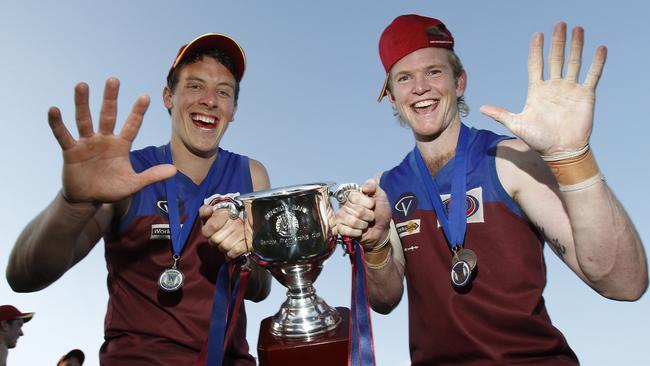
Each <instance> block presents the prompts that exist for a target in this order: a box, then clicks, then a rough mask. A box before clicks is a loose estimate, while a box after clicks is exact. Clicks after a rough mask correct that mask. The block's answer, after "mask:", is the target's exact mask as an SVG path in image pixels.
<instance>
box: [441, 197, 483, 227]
mask: <svg viewBox="0 0 650 366" xmlns="http://www.w3.org/2000/svg"><path fill="white" fill-rule="evenodd" d="M450 197H451V195H450V194H441V195H440V199H441V200H442V204H443V205H444V206H445V208H446V209H447V212H449V203H450V202H451V201H450V199H449V198H450ZM465 212H466V214H467V223H468V224H470V223H482V222H485V216H483V187H476V188H473V189H470V190H469V191H467V193H466V195H465ZM438 227H440V221H438Z"/></svg>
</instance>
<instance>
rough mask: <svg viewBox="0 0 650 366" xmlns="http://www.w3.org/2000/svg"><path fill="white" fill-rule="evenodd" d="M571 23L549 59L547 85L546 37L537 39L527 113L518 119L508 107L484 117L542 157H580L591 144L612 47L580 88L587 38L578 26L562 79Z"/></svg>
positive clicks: (599, 55) (560, 27)
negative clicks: (598, 93)
mask: <svg viewBox="0 0 650 366" xmlns="http://www.w3.org/2000/svg"><path fill="white" fill-rule="evenodd" d="M565 43H566V24H565V23H563V22H560V23H558V24H557V25H556V26H555V29H554V32H553V43H552V46H551V53H550V57H549V60H550V61H549V64H550V65H549V75H550V76H549V79H548V80H543V78H542V74H543V69H544V62H543V60H542V48H543V45H544V40H543V35H542V34H540V33H537V34H535V36H534V37H533V41H532V42H531V46H530V54H529V57H528V83H529V84H528V97H527V99H526V105H525V106H524V110H523V111H522V112H521V113H519V114H513V113H511V112H509V111H507V110H505V109H503V108H499V107H494V106H483V107H481V112H483V113H484V114H486V115H488V116H489V117H491V118H493V119H495V120H496V121H497V122H500V123H502V124H503V125H504V126H506V127H507V128H508V129H509V130H510V131H512V133H513V134H515V135H516V136H517V137H519V138H520V139H522V140H523V141H524V142H526V143H527V144H528V145H529V146H530V147H531V148H532V149H533V150H536V151H537V152H539V153H540V154H542V155H553V154H556V153H563V152H575V151H578V150H580V149H582V148H583V147H585V145H587V143H588V142H589V137H590V135H591V129H592V124H593V117H594V105H595V102H596V85H597V84H598V80H599V79H600V75H601V73H602V69H603V66H604V64H605V58H606V55H607V52H606V48H605V47H603V46H600V47H598V49H597V50H596V54H595V56H594V60H593V63H592V65H591V67H590V68H589V71H588V72H587V76H586V78H585V81H584V83H583V84H580V83H578V76H579V73H580V66H581V63H582V47H583V44H584V33H583V30H582V28H580V27H576V28H574V29H573V33H572V35H571V47H570V55H569V62H568V63H567V66H566V75H565V77H564V78H562V69H563V66H564V47H565Z"/></svg>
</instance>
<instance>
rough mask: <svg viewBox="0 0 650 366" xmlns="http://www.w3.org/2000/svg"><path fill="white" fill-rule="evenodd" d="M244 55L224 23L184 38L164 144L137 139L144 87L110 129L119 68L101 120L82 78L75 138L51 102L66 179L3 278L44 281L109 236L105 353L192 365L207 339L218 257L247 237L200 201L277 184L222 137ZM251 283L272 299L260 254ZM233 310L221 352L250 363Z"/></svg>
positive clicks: (29, 286)
mask: <svg viewBox="0 0 650 366" xmlns="http://www.w3.org/2000/svg"><path fill="white" fill-rule="evenodd" d="M245 66H246V58H245V56H244V52H243V50H242V49H241V47H240V46H239V44H237V42H235V41H234V40H233V39H231V38H230V37H228V36H225V35H222V34H216V33H210V34H205V35H202V36H200V37H198V38H196V39H194V40H193V41H191V42H189V43H188V44H186V45H184V46H183V47H181V49H180V51H179V52H178V55H177V56H176V58H175V60H174V62H173V64H172V67H171V69H170V71H169V74H168V76H167V86H166V87H165V88H164V91H163V101H164V104H165V107H167V109H168V110H169V114H170V116H171V127H172V135H171V141H170V143H168V144H167V145H163V146H159V147H148V148H145V149H142V150H138V151H130V148H131V143H132V141H133V140H134V138H135V136H136V134H137V132H138V129H139V127H140V124H141V123H142V119H143V116H144V113H145V111H146V109H147V106H148V105H149V98H148V97H146V96H142V97H139V98H138V99H137V100H136V102H135V104H134V106H133V108H132V110H131V113H130V114H129V116H128V118H127V120H126V122H125V124H124V127H123V128H122V130H121V132H120V133H119V134H118V135H115V134H113V130H114V127H115V118H116V110H117V95H118V88H119V82H118V80H117V79H114V78H112V79H109V80H108V81H107V82H106V86H105V89H104V100H103V103H102V110H101V113H100V120H99V128H98V131H97V132H94V131H93V126H92V121H91V115H90V110H89V107H88V94H89V93H88V86H87V85H86V84H85V83H80V84H78V85H77V86H76V88H75V105H76V119H77V129H78V131H79V136H80V137H79V139H78V140H75V139H73V137H72V136H71V135H70V133H69V132H68V130H67V129H66V127H65V126H64V124H63V121H62V119H61V114H60V112H59V110H58V109H57V108H51V109H50V111H49V113H48V119H49V123H50V127H51V129H52V132H53V134H54V136H55V137H56V139H57V140H58V142H59V144H60V146H61V148H62V150H63V157H64V165H63V188H62V189H61V192H60V194H58V195H57V197H56V198H55V199H54V201H53V202H52V203H51V204H50V205H49V206H48V207H47V208H46V209H45V210H44V211H43V212H42V213H40V214H39V215H38V216H37V217H36V218H35V219H34V220H33V221H32V222H31V223H30V224H29V225H28V226H27V227H26V228H25V229H24V231H23V232H22V234H21V235H20V236H19V238H18V240H17V242H16V245H15V247H14V249H13V251H12V254H11V257H10V261H9V266H8V270H7V279H8V281H9V283H10V285H11V286H12V288H13V289H14V290H16V291H36V290H40V289H42V288H44V287H46V286H48V285H49V284H51V283H52V282H54V281H55V280H56V279H57V278H59V277H60V276H62V275H63V274H64V273H65V272H66V271H67V270H68V269H70V268H71V267H72V266H73V265H74V264H75V263H77V262H78V261H80V260H81V259H83V258H84V257H85V256H86V255H87V254H88V252H89V251H90V250H91V249H92V248H93V247H94V246H95V244H96V243H97V242H98V241H99V240H100V239H101V238H102V237H103V239H104V243H105V257H106V261H107V267H108V291H109V302H108V310H107V313H106V319H105V342H104V344H103V346H102V348H101V351H100V362H101V364H103V365H190V364H193V363H194V362H195V361H196V360H197V357H198V355H199V352H200V351H201V349H202V347H203V345H204V344H205V342H206V339H207V336H208V329H209V325H210V316H211V307H212V303H213V294H214V292H215V286H214V283H215V279H216V277H217V273H218V271H219V268H220V267H221V266H222V265H224V263H225V262H226V261H229V260H231V259H233V258H236V257H238V256H239V255H240V254H242V253H244V252H245V251H246V245H245V242H244V231H243V230H244V229H243V223H242V221H241V220H230V219H228V218H227V213H226V212H217V213H215V214H214V215H204V216H202V217H201V220H196V218H197V216H198V212H199V206H200V205H201V204H202V203H203V200H204V199H205V198H206V197H208V196H211V195H213V194H217V193H218V194H227V193H237V192H239V193H242V194H243V193H247V192H251V191H254V190H260V189H267V188H268V187H269V178H268V174H267V172H266V169H265V168H264V166H263V165H262V164H261V163H259V162H258V161H256V160H253V159H249V158H248V157H245V156H242V155H238V154H235V153H232V152H229V151H226V150H223V149H221V148H220V147H219V143H220V141H221V138H222V137H223V135H224V133H225V132H226V129H227V127H228V124H229V123H230V122H231V121H232V120H233V117H234V115H235V111H236V109H237V98H238V93H239V83H240V81H241V79H242V77H243V74H244V69H245ZM221 211H225V210H221ZM198 221H202V222H203V223H204V225H205V226H204V227H202V226H201V224H199V223H197V222H198ZM182 222H184V225H181V223H182ZM202 231H203V232H202ZM203 234H204V235H205V236H204V235H203ZM206 237H209V239H206ZM250 285H251V286H249V287H248V289H247V292H246V298H248V299H251V300H254V301H259V300H261V299H264V298H265V297H266V296H267V295H268V292H269V290H270V276H269V274H268V273H267V272H266V271H265V270H263V269H261V268H259V267H256V266H255V267H254V269H253V273H252V275H251V281H250ZM237 320H238V321H237V324H236V325H235V328H233V329H234V333H233V337H232V339H231V340H230V342H229V343H228V344H229V347H228V349H226V352H225V360H224V363H225V364H226V365H252V364H254V360H253V358H252V357H251V356H250V354H248V344H247V343H246V338H245V335H246V317H245V311H244V309H243V307H242V308H241V311H240V314H239V316H237Z"/></svg>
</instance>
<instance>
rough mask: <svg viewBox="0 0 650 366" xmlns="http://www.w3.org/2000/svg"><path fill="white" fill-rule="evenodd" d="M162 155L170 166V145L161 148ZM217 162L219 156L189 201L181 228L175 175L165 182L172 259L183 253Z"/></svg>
mask: <svg viewBox="0 0 650 366" xmlns="http://www.w3.org/2000/svg"><path fill="white" fill-rule="evenodd" d="M163 154H164V155H165V162H166V163H167V164H172V150H171V143H170V144H168V145H166V146H165V147H164V148H163ZM218 160H219V156H217V157H216V158H215V159H214V162H213V163H212V165H211V166H210V170H209V171H208V175H207V176H206V177H205V179H203V182H201V185H199V192H198V193H197V194H196V196H195V197H194V198H192V199H191V200H190V201H189V203H190V204H189V206H188V208H187V209H186V210H185V212H186V214H187V217H186V219H185V223H184V224H183V226H182V227H181V224H180V214H179V211H178V201H177V197H176V175H174V176H173V177H171V178H169V179H167V180H165V191H166V194H167V211H169V215H168V216H169V231H170V234H171V240H172V248H173V254H174V258H180V255H181V252H182V251H183V247H184V246H185V242H186V241H187V238H188V237H189V236H190V232H191V231H192V226H194V220H196V216H198V214H199V207H200V206H201V202H202V201H203V199H204V198H205V195H206V193H207V192H208V186H209V185H210V182H211V181H212V176H213V175H214V172H216V171H217V161H218Z"/></svg>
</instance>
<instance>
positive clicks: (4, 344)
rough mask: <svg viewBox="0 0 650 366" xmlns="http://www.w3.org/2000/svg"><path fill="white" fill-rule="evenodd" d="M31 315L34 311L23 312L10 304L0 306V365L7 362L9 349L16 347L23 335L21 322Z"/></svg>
mask: <svg viewBox="0 0 650 366" xmlns="http://www.w3.org/2000/svg"><path fill="white" fill-rule="evenodd" d="M33 317H34V313H23V312H21V311H20V310H18V309H16V307H14V306H12V305H1V306H0V366H5V365H6V364H7V356H8V355H9V349H11V348H14V347H16V343H17V342H18V338H20V337H22V336H23V324H25V323H27V322H28V321H30V320H32V318H33Z"/></svg>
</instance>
